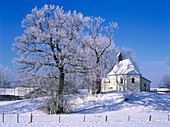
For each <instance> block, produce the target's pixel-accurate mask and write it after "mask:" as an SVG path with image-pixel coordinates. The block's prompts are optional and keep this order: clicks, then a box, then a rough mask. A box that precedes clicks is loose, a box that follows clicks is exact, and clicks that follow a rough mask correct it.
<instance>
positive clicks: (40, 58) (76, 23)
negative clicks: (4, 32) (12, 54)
mask: <svg viewBox="0 0 170 127" xmlns="http://www.w3.org/2000/svg"><path fill="white" fill-rule="evenodd" d="M88 20H89V18H88V17H83V15H82V14H81V13H77V12H76V11H73V12H71V11H68V12H65V11H64V10H63V8H62V7H61V8H60V7H59V6H54V5H53V6H51V5H50V6H48V5H44V7H43V8H41V9H37V7H35V9H32V13H31V14H28V15H27V16H26V18H25V19H24V20H23V21H22V27H23V28H25V31H24V33H23V35H22V36H20V37H17V38H16V43H14V44H13V47H14V49H15V50H17V51H18V54H19V56H20V58H16V59H15V62H16V63H17V64H19V68H18V69H19V71H20V72H23V73H25V74H28V73H29V74H31V75H35V74H36V73H37V72H38V71H39V70H40V69H41V68H43V67H54V68H56V69H57V70H58V73H57V74H56V75H58V78H59V80H58V91H57V92H58V93H57V97H58V98H59V99H58V100H59V104H58V107H57V108H58V112H60V113H61V112H63V89H64V79H65V74H66V73H69V72H74V70H73V67H74V69H80V65H79V63H81V62H79V61H81V57H79V54H78V51H79V45H80V39H81V38H82V31H83V29H84V25H85V24H86V22H87V21H88ZM56 77H57V76H56Z"/></svg>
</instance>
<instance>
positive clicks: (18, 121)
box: [17, 113, 19, 123]
mask: <svg viewBox="0 0 170 127" xmlns="http://www.w3.org/2000/svg"><path fill="white" fill-rule="evenodd" d="M17 123H19V113H17Z"/></svg>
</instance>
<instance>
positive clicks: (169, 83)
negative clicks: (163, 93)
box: [160, 74, 170, 88]
mask: <svg viewBox="0 0 170 127" xmlns="http://www.w3.org/2000/svg"><path fill="white" fill-rule="evenodd" d="M160 84H161V85H160V86H162V87H166V88H170V74H167V75H164V76H163V77H162V80H161V83H160Z"/></svg>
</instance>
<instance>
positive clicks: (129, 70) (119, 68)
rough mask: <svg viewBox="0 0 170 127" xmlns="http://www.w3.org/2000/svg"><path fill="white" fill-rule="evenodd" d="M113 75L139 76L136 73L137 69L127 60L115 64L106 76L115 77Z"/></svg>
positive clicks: (137, 72)
mask: <svg viewBox="0 0 170 127" xmlns="http://www.w3.org/2000/svg"><path fill="white" fill-rule="evenodd" d="M115 74H135V75H136V74H137V75H138V74H139V75H140V73H139V71H137V69H136V68H135V66H134V65H133V64H132V62H131V61H130V60H129V59H125V60H122V61H120V62H119V63H118V64H116V65H115V66H114V68H113V69H112V71H111V72H110V73H109V74H108V75H115Z"/></svg>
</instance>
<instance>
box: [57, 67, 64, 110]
mask: <svg viewBox="0 0 170 127" xmlns="http://www.w3.org/2000/svg"><path fill="white" fill-rule="evenodd" d="M59 71H60V76H59V90H58V101H59V102H58V112H59V113H63V87H64V67H63V66H62V67H60V68H59Z"/></svg>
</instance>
